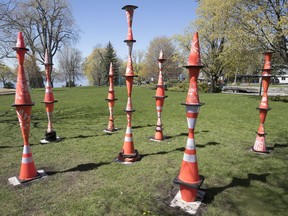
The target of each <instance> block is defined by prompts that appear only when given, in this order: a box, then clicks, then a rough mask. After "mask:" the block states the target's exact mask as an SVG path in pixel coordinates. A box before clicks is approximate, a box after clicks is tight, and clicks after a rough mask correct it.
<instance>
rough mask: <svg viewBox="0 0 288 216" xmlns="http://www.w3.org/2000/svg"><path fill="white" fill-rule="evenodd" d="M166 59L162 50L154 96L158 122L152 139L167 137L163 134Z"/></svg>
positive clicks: (161, 139) (157, 139)
mask: <svg viewBox="0 0 288 216" xmlns="http://www.w3.org/2000/svg"><path fill="white" fill-rule="evenodd" d="M165 61H166V59H165V58H164V54H163V51H162V50H161V51H160V54H159V58H158V65H159V75H158V83H157V88H156V94H155V96H154V98H155V99H156V111H157V124H156V129H155V135H154V137H153V138H152V139H151V140H152V141H163V140H164V139H165V137H164V136H163V130H164V129H163V124H162V119H161V114H162V109H163V106H164V100H165V98H166V97H167V96H165V86H164V82H163V63H164V62H165Z"/></svg>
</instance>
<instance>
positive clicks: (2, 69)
mask: <svg viewBox="0 0 288 216" xmlns="http://www.w3.org/2000/svg"><path fill="white" fill-rule="evenodd" d="M15 77H16V76H15V74H14V73H13V72H12V71H11V69H10V68H9V67H8V66H6V65H4V64H1V63H0V81H1V82H2V84H3V86H4V88H6V86H7V83H8V82H9V81H13V80H14V79H15Z"/></svg>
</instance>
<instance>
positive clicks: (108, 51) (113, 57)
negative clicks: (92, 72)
mask: <svg viewBox="0 0 288 216" xmlns="http://www.w3.org/2000/svg"><path fill="white" fill-rule="evenodd" d="M110 63H112V65H113V70H114V84H115V85H118V82H119V63H118V58H117V54H116V52H115V50H114V48H113V46H112V44H111V42H110V41H109V42H108V44H107V46H106V48H105V52H104V58H103V64H104V68H105V70H103V74H102V79H103V84H104V85H108V81H109V80H108V74H109V70H110Z"/></svg>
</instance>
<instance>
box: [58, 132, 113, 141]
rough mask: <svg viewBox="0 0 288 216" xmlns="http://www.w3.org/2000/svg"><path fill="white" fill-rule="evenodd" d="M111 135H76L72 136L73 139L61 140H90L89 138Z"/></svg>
mask: <svg viewBox="0 0 288 216" xmlns="http://www.w3.org/2000/svg"><path fill="white" fill-rule="evenodd" d="M111 135H112V134H111V133H103V134H101V135H98V134H94V135H82V134H80V135H77V136H74V137H63V138H62V139H67V140H69V139H86V138H90V137H98V136H111Z"/></svg>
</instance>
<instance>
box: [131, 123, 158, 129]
mask: <svg viewBox="0 0 288 216" xmlns="http://www.w3.org/2000/svg"><path fill="white" fill-rule="evenodd" d="M153 126H155V125H150V124H147V125H143V126H141V125H139V126H132V129H139V128H144V127H153Z"/></svg>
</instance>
